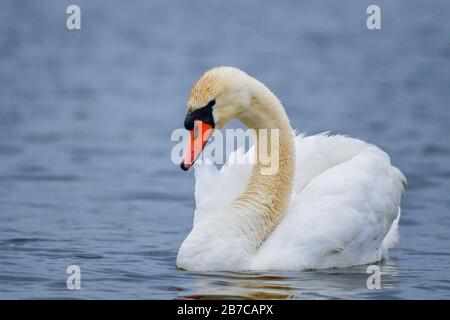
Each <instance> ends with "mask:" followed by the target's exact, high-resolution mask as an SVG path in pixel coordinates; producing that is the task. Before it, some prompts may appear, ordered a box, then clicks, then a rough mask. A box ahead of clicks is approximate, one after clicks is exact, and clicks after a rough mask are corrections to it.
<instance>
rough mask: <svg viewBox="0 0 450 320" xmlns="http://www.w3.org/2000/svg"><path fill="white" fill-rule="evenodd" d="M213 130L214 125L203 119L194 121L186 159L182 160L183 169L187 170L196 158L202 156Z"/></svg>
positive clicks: (185, 155)
mask: <svg viewBox="0 0 450 320" xmlns="http://www.w3.org/2000/svg"><path fill="white" fill-rule="evenodd" d="M212 132H213V127H212V125H210V124H208V123H205V122H203V121H201V120H195V121H194V128H193V129H192V130H191V131H190V139H189V142H188V145H187V148H186V153H185V154H184V159H183V161H182V162H181V165H180V167H181V169H183V170H184V171H187V170H188V169H189V168H190V167H192V165H193V164H194V162H195V160H197V158H198V157H199V156H200V154H201V153H202V151H203V148H204V147H205V144H206V142H208V139H209V137H211V135H212Z"/></svg>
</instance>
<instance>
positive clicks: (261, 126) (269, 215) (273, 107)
mask: <svg viewBox="0 0 450 320" xmlns="http://www.w3.org/2000/svg"><path fill="white" fill-rule="evenodd" d="M249 82H250V83H249V86H250V92H251V95H252V105H251V106H250V108H248V109H249V110H248V111H247V112H245V113H243V114H242V115H241V116H240V117H239V120H241V121H242V122H243V123H244V124H245V125H246V126H247V127H249V128H250V129H254V130H253V131H254V146H255V157H256V159H255V165H254V166H253V171H252V175H251V177H250V180H249V182H248V185H247V187H246V190H245V192H244V193H243V194H241V195H240V196H239V197H238V198H237V199H236V200H235V201H234V202H233V203H232V207H235V208H236V209H239V211H240V212H242V211H243V212H244V214H245V215H247V216H251V219H252V222H253V223H252V227H251V230H246V234H247V235H248V236H249V238H250V239H251V240H252V242H253V243H254V244H255V249H257V248H258V247H259V246H260V245H261V244H262V243H263V242H264V241H265V240H266V239H267V238H268V237H269V235H270V234H271V233H272V231H273V230H274V229H275V227H276V226H277V225H278V223H279V222H280V220H281V219H282V218H283V215H284V213H285V211H286V208H287V205H288V203H289V200H290V197H291V192H292V185H293V180H294V170H295V144H294V132H293V130H292V128H291V125H290V124H289V119H288V117H287V115H286V112H285V110H284V108H283V106H282V105H281V103H280V101H279V100H278V98H277V97H276V96H275V95H274V94H273V93H272V92H271V91H270V90H269V89H268V88H267V87H266V86H264V85H263V84H262V83H261V82H259V81H257V80H256V79H253V78H250V81H249ZM267 155H269V157H267ZM268 159H271V160H272V161H271V162H270V163H267V162H266V161H265V160H268Z"/></svg>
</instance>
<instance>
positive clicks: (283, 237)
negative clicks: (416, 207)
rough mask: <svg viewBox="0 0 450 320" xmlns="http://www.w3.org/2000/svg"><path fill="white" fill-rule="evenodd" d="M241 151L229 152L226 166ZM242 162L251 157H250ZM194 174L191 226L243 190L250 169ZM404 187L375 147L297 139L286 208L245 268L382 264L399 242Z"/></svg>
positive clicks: (209, 168)
mask: <svg viewBox="0 0 450 320" xmlns="http://www.w3.org/2000/svg"><path fill="white" fill-rule="evenodd" d="M242 152H243V151H242V149H238V150H236V151H235V152H233V153H232V154H231V155H230V158H229V162H230V160H231V162H233V161H232V160H233V159H235V158H236V157H238V156H242ZM245 156H246V157H247V159H249V158H251V157H253V150H250V151H249V152H247V154H246V155H245ZM247 163H248V162H247ZM195 169H196V172H195V177H196V187H195V197H196V212H195V222H196V221H199V220H201V219H202V218H204V217H205V216H206V215H207V214H208V213H210V212H214V211H216V210H218V209H221V208H223V207H225V206H226V205H228V204H230V203H231V202H232V201H233V200H234V199H235V198H236V197H237V196H238V195H239V194H241V193H242V192H243V191H244V190H245V187H246V185H247V182H248V179H249V177H250V175H251V171H252V165H251V164H245V165H237V164H227V165H224V166H223V167H222V168H221V169H220V170H218V169H217V168H216V167H215V166H214V165H213V164H200V165H196V167H195ZM404 182H405V178H404V176H403V175H402V174H401V172H400V171H399V170H398V169H397V168H395V167H393V166H392V165H391V164H390V159H389V157H388V155H387V154H386V153H384V152H383V151H382V150H380V149H379V148H377V147H376V146H374V145H371V144H368V143H366V142H363V141H361V140H357V139H352V138H348V137H344V136H341V135H333V136H330V135H326V134H320V135H315V136H309V137H303V136H301V135H300V136H297V138H296V173H295V180H294V191H293V194H292V197H291V201H290V203H289V208H288V210H287V212H286V214H285V216H284V217H283V220H282V221H281V223H280V224H279V225H278V227H277V228H276V229H275V230H274V232H273V233H272V234H271V236H270V237H269V238H268V239H267V240H266V241H265V242H264V243H263V245H262V246H261V247H260V248H259V250H258V252H257V254H256V256H255V257H254V258H253V259H252V263H251V265H250V266H249V269H260V270H264V269H277V270H288V269H291V270H296V269H305V268H313V269H317V268H327V267H346V266H350V265H358V264H365V263H370V262H374V261H379V260H380V259H381V258H382V257H383V256H384V255H386V253H387V249H388V247H393V246H394V245H395V242H396V240H397V239H398V234H397V223H398V217H399V205H400V199H401V195H402V191H403V183H404ZM396 219H397V220H396ZM388 233H389V234H388ZM224 259H226V257H225V258H224Z"/></svg>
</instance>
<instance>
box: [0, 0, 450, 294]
mask: <svg viewBox="0 0 450 320" xmlns="http://www.w3.org/2000/svg"><path fill="white" fill-rule="evenodd" d="M70 4H77V5H79V6H80V8H81V30H79V31H77V30H73V31H69V30H67V28H66V18H67V17H68V14H66V8H67V6H68V5H70ZM370 4H377V5H379V6H380V7H381V27H382V29H381V30H368V29H367V27H366V19H367V17H368V14H367V13H366V9H367V7H368V6H369V5H370ZM0 9H1V10H0V30H1V32H0V298H2V299H17V298H100V299H101V298H115V299H129V298H138V299H139V298H145V299H173V298H194V299H195V298H211V297H214V298H220V297H234V298H298V299H303V298H306V299H316V298H357V299H378V298H420V299H427V298H447V299H448V298H450V243H449V234H450V233H449V227H450V212H449V211H450V199H449V194H450V166H449V163H450V142H449V134H450V126H449V125H450V90H449V89H450V63H449V62H450V61H449V60H450V38H449V36H450V20H449V19H448V14H449V12H450V2H448V1H446V0H435V1H427V2H424V1H420V0H408V1H407V0H396V1H381V0H376V1H365V0H363V1H361V0H355V1H345V2H337V1H312V0H311V1H296V0H295V1H294V0H290V1H275V0H268V1H257V0H246V1H238V0H232V1H219V0H210V1H206V0H192V1H171V0H150V1H106V0H105V1H98V0H96V1H92V0H76V1H75V0H73V1H72V0H71V1H61V0H58V1H56V0H54V1H51V0H41V1H31V0H30V1H15V0H10V1H8V0H2V1H1V2H0ZM218 65H231V66H236V67H239V68H241V69H243V70H244V71H246V72H247V73H249V74H251V75H253V76H254V77H256V78H257V79H259V80H261V81H262V82H264V83H265V84H266V85H267V86H268V87H269V88H271V89H272V90H273V91H274V92H275V93H276V94H277V96H278V97H279V98H280V99H281V100H282V102H283V104H284V106H285V108H286V110H287V113H288V115H289V117H290V119H291V123H292V126H293V127H294V128H296V129H298V130H299V131H300V132H306V133H307V134H315V133H318V132H322V131H326V130H331V131H332V132H335V133H343V134H347V135H350V136H354V137H357V138H361V139H364V140H366V141H368V142H371V143H374V144H376V145H378V146H380V147H381V148H383V149H384V150H385V151H386V152H388V153H389V154H390V155H391V157H392V161H393V164H394V165H396V166H397V167H399V168H400V169H401V170H402V171H403V172H404V174H405V175H406V176H407V178H408V187H407V195H406V197H405V198H404V200H403V204H402V209H403V213H402V219H401V221H400V233H401V240H400V243H399V246H398V248H397V249H396V250H394V251H392V253H391V254H390V255H391V257H390V259H389V260H386V261H384V262H383V263H382V264H381V270H382V274H383V275H382V289H381V290H368V289H367V288H366V279H367V276H368V275H367V274H366V266H362V267H353V268H347V269H333V270H325V271H308V272H269V273H206V274H198V273H191V272H186V271H180V270H177V269H176V268H175V257H176V253H177V250H178V247H179V245H180V243H181V241H182V240H183V239H184V237H185V236H186V235H187V233H188V232H189V230H190V228H191V226H192V218H193V210H194V207H195V203H194V198H193V191H194V190H193V186H194V178H193V174H192V172H190V173H184V172H182V171H181V170H180V169H179V167H178V165H175V164H173V163H172V162H171V160H170V152H171V149H172V147H173V146H174V143H173V142H171V141H170V135H171V132H172V130H174V129H175V128H179V127H182V123H183V119H184V114H185V103H186V97H187V94H188V92H189V89H190V87H191V86H192V84H193V83H194V81H195V80H197V79H198V77H200V76H201V74H202V73H203V72H204V71H206V70H207V69H209V68H211V67H213V66H218ZM74 264H75V265H79V266H80V268H81V287H82V289H81V290H77V291H71V290H68V289H67V288H66V278H67V277H68V274H66V273H65V271H66V268H67V266H69V265H74Z"/></svg>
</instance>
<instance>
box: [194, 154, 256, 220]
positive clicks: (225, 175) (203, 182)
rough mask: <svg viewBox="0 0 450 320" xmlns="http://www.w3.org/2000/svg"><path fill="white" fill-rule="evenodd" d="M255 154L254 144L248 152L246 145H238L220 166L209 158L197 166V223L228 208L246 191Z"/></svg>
mask: <svg viewBox="0 0 450 320" xmlns="http://www.w3.org/2000/svg"><path fill="white" fill-rule="evenodd" d="M253 153H254V151H253V147H252V148H251V149H250V150H249V151H248V152H247V153H245V152H244V148H243V147H241V148H238V149H237V150H235V151H233V152H231V153H230V155H229V156H228V160H227V163H226V164H224V165H223V166H222V167H221V168H220V169H218V168H217V167H216V166H215V165H214V164H213V163H211V161H208V159H206V160H204V161H203V163H201V162H199V163H196V164H195V165H194V168H195V206H196V208H195V215H194V224H195V223H197V222H198V221H199V220H200V219H202V218H204V217H205V216H207V215H208V214H210V213H213V212H216V211H218V210H220V209H222V208H224V207H226V206H227V205H229V204H230V203H231V202H232V201H233V200H234V199H235V198H236V197H237V196H238V195H240V194H241V193H243V192H244V191H245V187H246V186H247V183H248V180H249V178H250V175H251V172H252V167H253V165H252V160H253ZM238 160H239V161H238Z"/></svg>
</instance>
